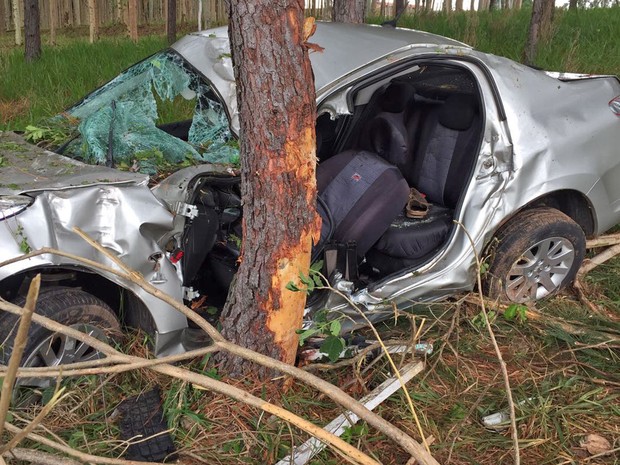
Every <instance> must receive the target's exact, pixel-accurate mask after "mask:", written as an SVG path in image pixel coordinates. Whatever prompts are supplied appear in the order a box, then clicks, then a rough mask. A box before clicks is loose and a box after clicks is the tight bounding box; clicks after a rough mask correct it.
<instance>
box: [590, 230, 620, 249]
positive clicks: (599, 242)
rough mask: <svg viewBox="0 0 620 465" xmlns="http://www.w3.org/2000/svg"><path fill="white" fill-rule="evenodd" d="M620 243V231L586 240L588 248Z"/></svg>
mask: <svg viewBox="0 0 620 465" xmlns="http://www.w3.org/2000/svg"><path fill="white" fill-rule="evenodd" d="M616 244H620V233H615V234H606V235H604V236H600V237H597V238H594V239H590V240H589V241H587V242H586V249H596V248H598V247H609V246H610V245H616Z"/></svg>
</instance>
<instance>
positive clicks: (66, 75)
mask: <svg viewBox="0 0 620 465" xmlns="http://www.w3.org/2000/svg"><path fill="white" fill-rule="evenodd" d="M165 45H166V43H165V39H164V38H162V37H157V36H151V37H145V38H143V39H141V40H140V41H139V42H138V43H137V44H134V43H133V42H131V41H130V40H127V39H111V38H104V39H102V40H101V41H100V42H98V43H96V44H94V45H92V44H89V43H88V41H87V40H85V39H75V40H73V41H71V42H69V43H67V44H66V45H63V46H59V47H49V46H45V47H44V48H43V55H42V57H41V59H40V60H38V61H36V62H34V63H26V62H25V61H24V59H23V54H22V51H21V50H17V49H13V50H11V51H8V52H4V53H2V54H0V75H1V76H2V86H0V129H23V128H24V127H25V126H26V125H27V124H29V123H31V122H33V121H36V120H38V119H40V118H43V117H46V116H51V115H54V114H57V113H59V112H61V111H63V110H64V109H65V108H67V107H68V106H70V105H71V104H73V103H75V102H77V101H78V100H80V99H81V98H82V97H84V96H85V95H86V94H87V93H88V92H90V91H92V90H94V89H95V88H96V87H99V86H101V85H102V84H105V83H106V82H107V81H108V80H110V79H111V78H113V77H114V76H116V75H117V74H118V73H119V72H120V71H122V70H123V69H125V68H127V67H128V66H130V65H132V64H133V63H135V62H137V61H139V60H141V59H143V58H146V57H147V56H149V55H151V54H153V53H155V52H156V51H158V50H160V49H162V48H164V47H165ZM20 102H21V103H20ZM16 106H17V107H19V106H22V108H23V111H21V112H18V114H16V115H15V117H13V118H11V119H10V120H8V121H2V120H3V119H6V114H5V116H4V118H3V114H2V113H3V110H4V112H8V111H11V107H13V108H14V109H15V107H16Z"/></svg>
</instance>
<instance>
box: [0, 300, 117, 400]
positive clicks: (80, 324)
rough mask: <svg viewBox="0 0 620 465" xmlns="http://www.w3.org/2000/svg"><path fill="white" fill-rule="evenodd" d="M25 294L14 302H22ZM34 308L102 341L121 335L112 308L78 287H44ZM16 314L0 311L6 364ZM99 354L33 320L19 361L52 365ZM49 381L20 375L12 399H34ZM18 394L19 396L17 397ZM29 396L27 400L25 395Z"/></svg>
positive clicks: (0, 328) (3, 360)
mask: <svg viewBox="0 0 620 465" xmlns="http://www.w3.org/2000/svg"><path fill="white" fill-rule="evenodd" d="M24 303H25V299H24V298H20V299H17V300H16V301H15V304H17V305H23V304H24ZM35 312H36V313H37V314H39V315H43V316H46V317H48V318H51V319H53V320H55V321H57V322H59V323H62V324H64V325H67V326H72V327H74V328H76V329H79V330H80V331H83V332H88V333H89V334H90V335H91V336H94V337H96V338H98V339H100V340H102V341H105V342H110V341H111V340H117V339H119V338H120V334H121V329H120V324H119V322H118V319H117V317H116V314H115V313H114V311H113V310H112V309H111V308H110V307H109V306H108V305H106V304H105V302H103V301H101V300H100V299H98V298H96V297H94V296H92V295H90V294H88V293H86V292H84V291H82V290H80V289H71V288H52V289H47V290H43V291H42V292H41V293H40V295H39V298H38V300H37V306H36V309H35ZM18 322H19V318H18V317H17V316H15V315H11V314H9V313H3V314H1V315H0V341H1V342H2V351H1V354H0V360H1V361H2V363H4V364H6V363H8V361H9V358H10V356H11V352H12V348H13V340H14V338H15V333H16V332H17V325H18ZM101 357H102V354H101V353H100V352H98V351H96V350H94V349H93V348H92V347H90V346H88V345H86V344H82V343H81V342H79V341H76V340H75V339H73V338H67V337H65V336H64V335H60V334H57V333H52V332H51V331H49V330H47V329H45V328H43V327H42V326H39V325H37V324H35V323H32V324H31V326H30V330H29V332H28V342H27V344H26V347H25V350H24V355H23V357H22V361H21V365H22V366H29V367H41V366H55V365H59V364H65V363H71V362H79V361H87V360H94V359H98V358H101ZM51 383H52V381H50V379H49V378H48V379H44V378H36V379H35V378H21V379H18V380H17V382H16V387H17V389H15V393H14V402H15V403H17V404H19V405H23V404H24V403H26V404H30V403H32V402H35V401H37V399H36V397H40V393H41V391H42V390H44V389H46V388H47V387H48V386H50V385H51ZM33 390H34V391H36V395H34V396H33V395H31V394H27V395H24V394H25V392H24V391H29V392H32V391H33ZM20 398H21V400H19V399H20ZM25 398H28V400H27V401H25V400H24V399H25Z"/></svg>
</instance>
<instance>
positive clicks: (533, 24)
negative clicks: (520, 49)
mask: <svg viewBox="0 0 620 465" xmlns="http://www.w3.org/2000/svg"><path fill="white" fill-rule="evenodd" d="M553 6H554V0H534V3H533V5H532V18H531V20H530V28H529V30H528V34H527V42H526V44H525V51H524V54H523V55H524V62H525V64H526V65H530V66H531V65H533V64H534V62H535V60H536V52H537V50H538V43H539V41H540V39H541V37H545V36H547V37H548V35H549V33H550V31H551V23H552V21H553V9H554V8H553Z"/></svg>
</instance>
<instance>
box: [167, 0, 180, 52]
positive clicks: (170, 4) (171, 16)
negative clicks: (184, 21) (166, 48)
mask: <svg viewBox="0 0 620 465" xmlns="http://www.w3.org/2000/svg"><path fill="white" fill-rule="evenodd" d="M166 5H167V7H166V11H167V14H166V35H167V36H168V45H171V44H173V43H174V42H176V40H177V0H166Z"/></svg>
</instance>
